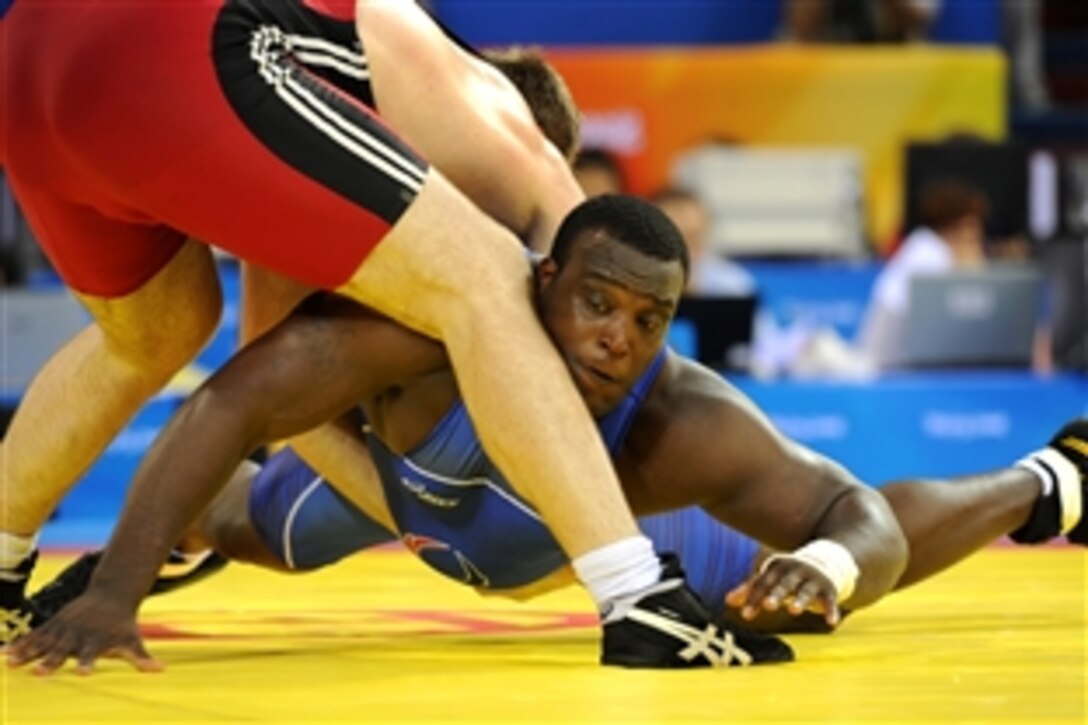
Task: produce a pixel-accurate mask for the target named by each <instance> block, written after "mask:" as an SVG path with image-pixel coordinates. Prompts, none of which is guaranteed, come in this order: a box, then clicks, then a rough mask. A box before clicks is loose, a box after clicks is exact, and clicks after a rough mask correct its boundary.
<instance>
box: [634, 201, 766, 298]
mask: <svg viewBox="0 0 1088 725" xmlns="http://www.w3.org/2000/svg"><path fill="white" fill-rule="evenodd" d="M650 201H652V202H653V203H654V204H656V205H657V207H658V208H659V209H661V211H663V212H665V214H666V216H668V217H669V219H671V220H672V222H673V224H675V225H676V227H677V228H678V229H679V230H680V234H681V235H682V236H683V237H684V241H685V242H686V243H687V246H688V254H689V255H690V257H691V276H690V278H689V279H688V288H687V293H688V294H689V295H693V296H699V297H747V296H751V295H753V294H755V291H756V282H755V278H753V277H752V275H751V274H749V273H748V271H747V270H745V269H744V268H743V267H741V266H740V265H739V264H736V263H734V262H731V261H729V260H728V259H726V258H725V257H722V256H720V255H719V254H716V253H715V252H714V251H713V250H712V249H710V244H709V238H708V232H709V230H710V216H709V213H708V212H707V208H706V206H705V205H704V204H703V202H702V200H701V199H700V198H699V197H698V196H696V195H695V194H693V193H691V192H689V191H686V190H684V189H681V188H678V187H669V188H666V189H662V190H661V191H659V192H657V193H656V194H654V195H653V196H652V197H650Z"/></svg>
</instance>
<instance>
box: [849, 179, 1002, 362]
mask: <svg viewBox="0 0 1088 725" xmlns="http://www.w3.org/2000/svg"><path fill="white" fill-rule="evenodd" d="M988 209H989V204H988V202H987V200H986V197H985V196H984V195H983V194H982V192H980V191H978V190H977V189H975V188H974V187H971V186H968V185H966V184H964V183H962V182H959V181H940V182H934V183H932V184H930V185H928V186H927V187H926V188H925V189H924V190H923V192H922V197H921V202H920V207H919V218H920V220H921V223H922V225H921V226H920V227H918V228H917V229H915V230H914V231H912V232H911V233H910V234H909V235H908V236H907V238H906V239H904V240H903V244H902V245H901V246H900V247H899V249H898V250H897V251H896V252H895V254H894V255H893V256H892V258H891V259H890V260H889V261H888V263H887V265H886V266H885V267H884V270H883V271H882V272H881V273H880V276H879V277H877V280H876V283H875V285H874V287H873V296H872V298H871V300H870V302H869V310H868V313H867V315H866V320H865V322H864V324H863V327H862V332H861V339H860V344H861V348H862V350H863V352H864V353H865V354H866V355H868V356H869V357H870V358H871V359H872V360H873V362H874V363H875V364H876V365H877V366H879V367H886V366H888V365H890V364H894V363H895V362H896V361H897V360H898V359H899V349H898V348H899V342H900V334H901V332H902V325H903V320H904V318H905V315H906V312H907V310H908V308H909V307H910V280H911V278H912V277H914V276H916V275H920V274H930V275H932V274H941V273H944V272H950V271H952V270H953V269H966V268H970V267H979V266H982V265H984V264H985V263H986V256H985V234H984V229H985V224H986V215H987V214H988Z"/></svg>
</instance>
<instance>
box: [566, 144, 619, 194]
mask: <svg viewBox="0 0 1088 725" xmlns="http://www.w3.org/2000/svg"><path fill="white" fill-rule="evenodd" d="M574 178H575V179H577V180H578V184H579V185H580V186H581V187H582V191H583V192H585V195H586V196H587V197H592V196H600V195H601V194H623V193H625V192H626V191H627V179H626V178H625V177H624V174H623V169H622V168H621V167H620V163H619V161H617V160H616V157H615V156H614V155H613V154H612V153H611V152H610V151H606V150H604V149H594V148H587V149H582V150H581V151H580V152H579V153H578V155H577V156H576V157H575V159H574Z"/></svg>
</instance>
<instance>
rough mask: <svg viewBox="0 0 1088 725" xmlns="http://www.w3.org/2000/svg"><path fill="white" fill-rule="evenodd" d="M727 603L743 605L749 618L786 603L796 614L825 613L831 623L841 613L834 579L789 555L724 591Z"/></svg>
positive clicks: (746, 616) (738, 606) (734, 605)
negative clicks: (729, 590)
mask: <svg viewBox="0 0 1088 725" xmlns="http://www.w3.org/2000/svg"><path fill="white" fill-rule="evenodd" d="M725 603H726V604H728V605H729V606H731V607H735V608H737V609H740V616H741V617H742V618H744V619H749V620H751V619H755V618H756V616H758V615H759V612H760V610H761V609H763V610H766V611H768V612H774V611H777V610H778V609H779V607H782V606H783V605H784V606H785V607H786V611H788V612H789V613H790V614H792V615H793V616H798V615H800V614H803V613H804V612H815V613H816V614H822V615H823V616H824V619H825V620H826V621H827V623H828V625H830V626H832V627H834V626H836V625H837V624H838V623H839V620H840V619H841V616H842V615H841V613H840V612H839V604H838V592H836V591H835V586H834V584H832V583H831V580H830V579H828V578H827V577H826V576H825V575H824V574H823V573H822V572H820V571H819V570H818V569H817V568H816V567H814V566H811V565H810V564H806V563H805V562H803V561H798V560H795V559H790V558H788V557H786V558H781V559H776V560H775V561H772V562H770V563H769V564H768V565H766V566H764V567H763V568H761V569H760V570H759V571H758V572H756V573H755V574H753V575H752V576H750V577H749V578H748V579H747V581H745V582H744V583H743V584H741V585H740V586H738V587H736V588H735V589H733V590H732V591H731V592H729V593H728V594H726V595H725Z"/></svg>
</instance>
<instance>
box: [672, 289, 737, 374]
mask: <svg viewBox="0 0 1088 725" xmlns="http://www.w3.org/2000/svg"><path fill="white" fill-rule="evenodd" d="M757 302H758V298H757V297H756V296H754V295H753V296H745V297H684V298H683V299H681V300H680V306H679V308H678V309H677V312H676V318H675V319H674V320H673V323H672V325H673V328H674V332H673V333H671V334H670V344H672V345H673V347H674V348H676V349H677V350H678V351H679V352H681V353H685V354H689V355H691V356H692V357H694V358H695V359H696V360H698V361H699V362H701V363H703V364H704V365H707V366H708V367H712V368H714V369H715V370H732V371H747V370H748V360H749V357H750V355H751V345H752V332H753V327H754V324H755V313H756V304H757ZM684 330H687V331H688V332H689V333H690V334H688V335H685V334H683V333H682V332H681V331H684ZM677 333H680V334H677ZM682 338H683V339H688V340H690V343H689V346H690V349H681V348H680V347H679V346H678V345H677V344H676V343H677V342H678V341H679V340H680V339H682Z"/></svg>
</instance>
